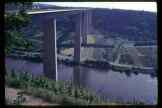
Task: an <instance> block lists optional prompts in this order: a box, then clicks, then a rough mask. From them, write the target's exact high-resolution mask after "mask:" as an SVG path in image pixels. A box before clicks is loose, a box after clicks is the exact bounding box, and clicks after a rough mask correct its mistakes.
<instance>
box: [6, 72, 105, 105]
mask: <svg viewBox="0 0 162 108" xmlns="http://www.w3.org/2000/svg"><path fill="white" fill-rule="evenodd" d="M6 84H7V85H8V86H11V87H15V88H23V89H26V90H27V89H28V88H31V87H32V88H35V93H34V90H29V91H32V92H33V93H34V94H35V95H36V96H38V97H44V98H45V97H46V98H47V99H46V100H48V99H50V98H52V97H51V96H52V95H61V96H63V97H64V96H65V97H69V96H70V97H72V98H76V99H81V100H85V101H87V102H88V103H89V104H91V103H99V102H102V101H101V99H100V98H99V97H97V96H96V95H95V94H94V93H92V92H89V91H87V90H86V89H84V88H80V87H75V86H73V85H72V84H71V83H70V82H62V81H57V82H55V81H54V80H50V79H48V78H46V77H43V76H40V77H33V76H32V75H31V74H29V73H27V72H21V73H17V74H16V73H15V72H14V71H13V72H11V73H9V74H8V75H7V76H6ZM42 90H47V91H49V92H50V93H49V94H48V93H47V92H46V93H47V94H46V93H45V94H44V93H43V92H42ZM51 92H52V94H51ZM63 97H62V98H63ZM62 98H61V100H62ZM50 100H53V99H50ZM63 100H64V101H68V100H66V99H64V98H63Z"/></svg>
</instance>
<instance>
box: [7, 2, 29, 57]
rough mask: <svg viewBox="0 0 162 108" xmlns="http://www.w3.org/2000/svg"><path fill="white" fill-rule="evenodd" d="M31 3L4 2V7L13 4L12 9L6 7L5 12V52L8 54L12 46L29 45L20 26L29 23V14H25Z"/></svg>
mask: <svg viewBox="0 0 162 108" xmlns="http://www.w3.org/2000/svg"><path fill="white" fill-rule="evenodd" d="M31 5H32V3H28V2H19V3H7V4H5V7H10V6H14V11H11V10H9V9H6V12H5V53H7V54H9V53H10V51H11V50H12V48H14V47H22V46H27V47H25V48H29V46H31V44H30V43H29V42H28V41H27V40H26V39H25V38H24V37H23V32H22V31H21V28H23V27H26V26H27V25H28V24H29V23H30V16H29V15H27V14H26V10H27V9H28V8H29V7H31ZM12 10H13V9H12Z"/></svg>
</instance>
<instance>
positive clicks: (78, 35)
mask: <svg viewBox="0 0 162 108" xmlns="http://www.w3.org/2000/svg"><path fill="white" fill-rule="evenodd" d="M82 18H83V14H82V13H81V14H79V15H77V18H76V35H75V37H74V62H75V63H76V64H79V63H80V50H81V36H82V35H83V33H82V31H83V30H82V29H83V25H82V23H83V22H82V21H83V19H82ZM79 74H80V67H79V66H76V68H74V75H73V83H74V85H76V86H78V85H79V77H78V76H79Z"/></svg>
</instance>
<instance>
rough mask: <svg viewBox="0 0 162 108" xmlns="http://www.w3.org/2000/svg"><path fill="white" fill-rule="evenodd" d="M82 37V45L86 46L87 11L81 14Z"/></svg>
mask: <svg viewBox="0 0 162 108" xmlns="http://www.w3.org/2000/svg"><path fill="white" fill-rule="evenodd" d="M82 24H83V25H82V27H83V31H82V32H83V35H82V43H83V44H87V34H88V12H87V10H85V11H84V13H83V23H82Z"/></svg>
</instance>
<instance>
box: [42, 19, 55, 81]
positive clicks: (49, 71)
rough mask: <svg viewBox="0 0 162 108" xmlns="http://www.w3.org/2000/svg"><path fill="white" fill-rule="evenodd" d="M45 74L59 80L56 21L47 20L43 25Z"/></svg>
mask: <svg viewBox="0 0 162 108" xmlns="http://www.w3.org/2000/svg"><path fill="white" fill-rule="evenodd" d="M42 29H43V32H44V36H43V63H44V74H45V76H46V77H48V78H50V79H54V80H57V79H58V73H57V47H56V19H48V20H45V21H44V22H43V24H42Z"/></svg>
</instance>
